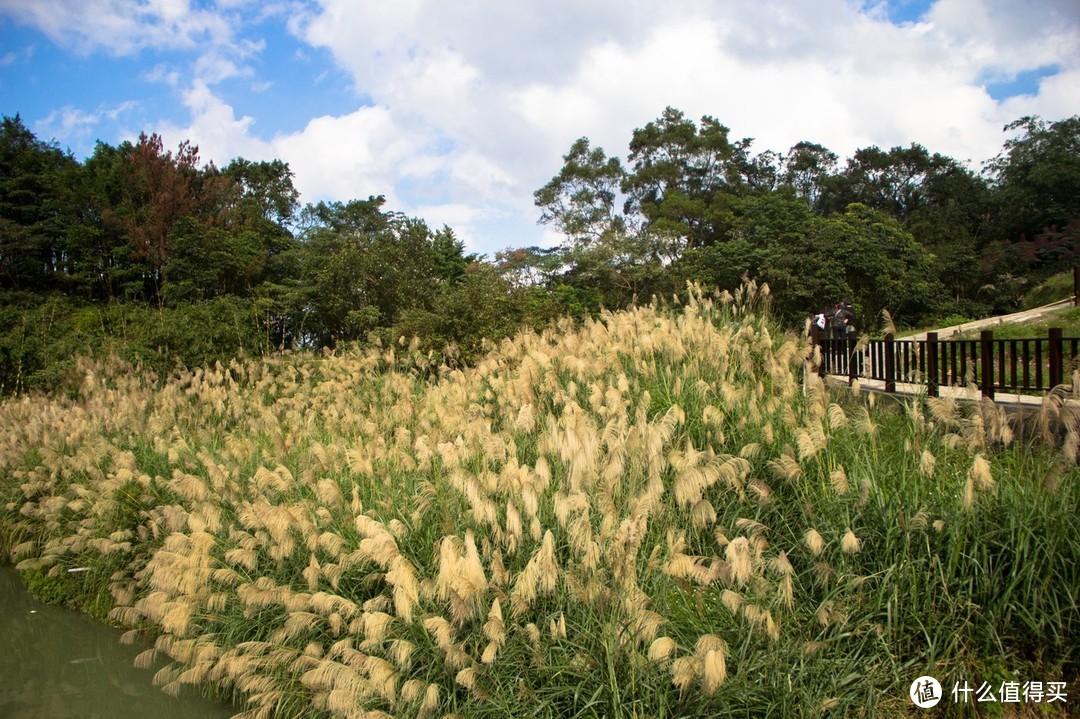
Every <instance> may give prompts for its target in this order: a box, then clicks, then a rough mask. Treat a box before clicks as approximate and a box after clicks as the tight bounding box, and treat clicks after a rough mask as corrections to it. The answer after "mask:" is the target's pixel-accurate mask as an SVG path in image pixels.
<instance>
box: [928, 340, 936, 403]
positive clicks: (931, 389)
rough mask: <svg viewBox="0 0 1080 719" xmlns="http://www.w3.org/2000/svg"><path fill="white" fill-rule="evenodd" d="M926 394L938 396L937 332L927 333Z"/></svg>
mask: <svg viewBox="0 0 1080 719" xmlns="http://www.w3.org/2000/svg"><path fill="white" fill-rule="evenodd" d="M926 396H927V397H937V396H938V338H937V332H927V333H926Z"/></svg>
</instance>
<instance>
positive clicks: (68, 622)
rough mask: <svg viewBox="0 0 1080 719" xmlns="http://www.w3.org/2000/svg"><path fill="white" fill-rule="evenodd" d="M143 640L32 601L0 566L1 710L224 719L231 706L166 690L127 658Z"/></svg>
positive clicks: (64, 718)
mask: <svg viewBox="0 0 1080 719" xmlns="http://www.w3.org/2000/svg"><path fill="white" fill-rule="evenodd" d="M147 646H148V645H145V644H144V645H143V646H125V645H123V644H120V632H119V631H118V630H116V629H113V628H111V627H109V626H106V625H105V624H102V623H101V622H98V621H96V620H94V619H91V618H90V617H88V616H86V615H84V614H80V613H78V612H74V611H71V610H70V609H63V608H61V607H53V606H49V605H47V604H42V603H41V602H38V601H37V600H35V599H34V598H33V597H31V596H30V595H29V594H28V593H27V592H26V590H25V589H24V588H23V586H22V583H21V582H20V581H19V575H18V573H17V572H16V571H15V570H14V569H13V568H12V567H8V566H0V717H3V718H4V719H69V718H70V719H99V718H100V719H129V718H130V719H136V718H138V719H144V718H145V717H151V718H152V719H218V718H219V717H220V718H221V719H224V718H225V717H229V716H232V715H233V714H234V713H235V712H236V710H234V709H231V708H229V707H226V706H223V705H221V704H217V703H215V702H212V701H210V700H208V699H205V698H203V697H201V696H198V695H194V694H192V695H184V696H181V697H178V698H175V697H170V696H167V695H165V694H163V693H162V692H161V689H159V688H158V687H155V686H153V685H152V684H151V680H152V679H153V677H154V671H151V670H145V669H136V668H135V667H134V666H133V664H132V662H134V660H135V655H136V654H138V653H139V652H141V651H142V650H143V649H145V648H146V647H147Z"/></svg>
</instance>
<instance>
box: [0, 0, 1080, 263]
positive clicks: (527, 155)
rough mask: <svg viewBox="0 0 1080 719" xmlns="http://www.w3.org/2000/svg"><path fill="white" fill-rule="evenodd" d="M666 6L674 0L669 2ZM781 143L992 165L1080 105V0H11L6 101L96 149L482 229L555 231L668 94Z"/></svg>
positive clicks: (500, 243)
mask: <svg viewBox="0 0 1080 719" xmlns="http://www.w3.org/2000/svg"><path fill="white" fill-rule="evenodd" d="M657 8H663V13H662V14H660V15H658V14H657ZM669 105H670V106H674V107H677V108H679V109H681V110H683V111H684V112H685V113H686V114H687V115H688V116H690V117H693V118H699V117H701V116H702V115H706V114H708V115H712V116H714V117H716V118H717V119H719V120H720V121H721V122H723V123H724V124H726V125H728V126H729V127H730V128H731V131H732V135H733V137H735V138H742V137H753V138H754V145H753V148H754V149H756V150H758V151H762V150H767V149H768V150H774V151H777V152H780V153H783V152H785V151H786V150H787V149H788V148H790V147H791V146H792V145H794V144H795V143H796V142H799V141H801V140H810V141H814V142H818V143H821V144H823V145H825V146H826V147H829V148H830V149H832V150H833V151H834V152H836V153H838V154H839V155H840V156H841V157H845V158H846V157H848V156H850V155H851V154H852V153H853V152H854V150H855V149H857V148H859V147H866V146H869V145H879V146H882V147H892V146H895V145H907V144H910V143H912V142H919V143H921V144H923V145H925V146H926V147H927V148H929V149H930V150H931V151H935V152H942V153H945V154H947V155H950V156H952V157H955V158H956V159H958V160H962V161H968V162H970V163H971V164H972V166H973V167H976V168H977V167H979V165H980V163H982V162H983V161H985V160H988V159H990V158H992V157H993V156H994V155H996V154H997V152H998V151H999V150H1000V148H1001V145H1002V143H1003V142H1004V140H1005V139H1006V138H1005V137H1004V136H1003V135H1002V127H1003V126H1004V125H1005V124H1006V123H1008V122H1010V121H1011V120H1014V119H1016V118H1019V117H1022V116H1025V115H1031V114H1037V115H1041V116H1043V117H1045V118H1047V119H1059V118H1062V117H1068V116H1072V115H1075V114H1077V113H1080V2H1077V1H1076V0H886V1H883V2H876V1H873V0H814V2H807V1H806V0H757V1H750V0H712V1H708V0H669V2H666V3H664V4H662V5H661V4H657V3H649V2H644V0H547V1H546V2H544V3H536V2H534V3H524V2H523V3H506V2H503V1H499V0H462V1H461V2H457V3H446V2H441V1H437V0H394V2H392V3H390V2H385V0H380V1H379V2H368V1H366V0H276V1H274V0H271V1H269V2H263V1H260V0H198V1H192V0H0V113H2V114H4V115H14V114H16V113H19V114H20V115H21V116H22V118H23V120H24V121H25V122H26V123H27V125H28V126H29V127H30V128H31V129H33V130H34V132H35V133H37V135H38V136H39V137H40V138H41V139H45V140H55V141H56V142H57V143H59V145H60V146H61V147H65V148H69V149H70V150H71V151H72V152H73V153H75V155H76V156H78V157H80V158H81V157H85V156H86V155H87V154H89V153H90V152H92V151H93V147H94V144H95V142H96V141H98V140H100V141H103V142H106V143H109V144H113V145H115V144H118V143H119V142H122V141H124V140H129V139H134V138H135V137H137V136H138V134H139V133H140V132H144V131H145V132H157V133H159V134H161V135H162V136H163V138H164V139H165V142H166V144H167V146H170V147H175V146H176V145H178V144H179V143H180V142H181V141H183V140H190V141H191V142H193V143H194V144H197V145H198V146H199V148H200V151H201V156H202V157H203V159H204V160H213V161H214V162H216V163H217V164H219V165H221V164H225V163H227V162H228V161H229V160H230V159H232V158H234V157H244V158H246V159H249V160H264V159H265V160H269V159H282V160H284V161H286V162H288V163H289V166H290V167H291V168H292V170H293V172H294V173H295V182H296V185H297V188H298V189H299V190H300V191H301V193H302V201H304V202H315V201H318V200H343V201H344V200H349V199H354V198H366V197H367V196H369V195H373V194H382V195H385V196H386V197H387V201H388V207H389V209H393V210H398V211H402V212H405V213H407V214H410V215H415V216H420V217H423V218H424V219H426V220H427V221H428V222H429V223H430V224H432V225H433V226H441V225H443V224H447V225H449V226H451V227H453V228H454V229H455V231H456V232H457V233H458V235H459V236H460V237H462V238H463V239H464V240H465V241H466V243H467V245H468V247H469V249H470V250H472V251H478V252H482V253H487V254H489V255H490V254H494V253H495V252H496V251H498V250H501V249H505V248H508V247H521V246H527V245H534V244H544V245H550V244H553V243H556V242H558V241H559V239H560V238H558V237H557V236H556V235H554V234H553V233H552V232H551V231H550V230H549V229H547V228H543V227H540V226H538V225H537V224H536V219H537V217H538V214H539V213H538V212H537V210H536V208H535V207H533V203H532V193H533V191H534V190H536V189H537V188H539V187H540V186H542V185H543V184H544V183H545V182H546V181H547V180H548V179H550V178H551V177H552V175H554V174H555V173H556V172H558V170H559V167H560V165H561V156H562V154H564V153H565V152H566V151H567V149H569V147H570V145H571V143H572V142H573V141H574V140H575V139H576V138H578V137H581V136H587V137H589V138H590V139H591V140H592V142H593V144H594V145H599V146H602V147H604V148H605V149H606V150H607V151H608V152H609V154H615V155H621V156H624V155H625V153H626V145H627V143H628V141H629V139H630V134H631V132H632V131H633V129H634V128H636V127H640V126H642V125H644V124H645V123H647V122H649V121H650V120H652V119H655V118H656V117H658V116H659V115H660V113H661V112H662V111H663V109H664V108H665V107H666V106H669Z"/></svg>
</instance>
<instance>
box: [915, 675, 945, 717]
mask: <svg viewBox="0 0 1080 719" xmlns="http://www.w3.org/2000/svg"><path fill="white" fill-rule="evenodd" d="M908 694H909V695H910V696H911V701H912V702H914V703H915V706H917V707H919V708H920V709H929V708H930V707H936V706H937V705H938V702H940V701H941V684H940V683H939V682H938V680H937V679H934V678H933V677H931V676H922V677H919V678H918V679H916V680H915V681H913V682H912V683H911V690H910V691H909V692H908Z"/></svg>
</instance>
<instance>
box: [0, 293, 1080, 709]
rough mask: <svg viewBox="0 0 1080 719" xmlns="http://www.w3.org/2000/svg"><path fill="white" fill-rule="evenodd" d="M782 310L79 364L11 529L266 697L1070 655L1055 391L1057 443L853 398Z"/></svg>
mask: <svg viewBox="0 0 1080 719" xmlns="http://www.w3.org/2000/svg"><path fill="white" fill-rule="evenodd" d="M765 300H766V298H765V297H764V296H762V293H759V292H758V291H757V290H756V288H754V287H753V286H748V287H746V288H744V290H742V291H741V292H740V295H739V296H738V297H735V298H732V297H730V296H726V295H725V296H724V297H721V298H716V299H707V298H702V297H700V296H695V297H694V298H693V299H692V301H691V303H690V304H689V305H688V306H686V307H683V308H679V309H678V310H669V309H661V308H656V307H642V308H637V309H634V310H632V311H627V312H620V313H617V314H608V315H605V316H603V317H602V318H600V320H598V321H590V322H586V323H585V324H584V325H582V326H576V327H575V326H571V325H565V326H562V327H559V328H556V329H553V330H551V331H548V332H545V333H544V334H535V333H528V334H524V335H521V336H519V337H517V338H516V339H515V340H514V341H509V340H508V341H504V342H503V343H501V344H500V345H499V346H498V347H496V348H495V349H494V350H493V351H492V352H491V353H490V354H489V355H488V356H487V357H486V358H485V359H484V360H483V361H482V362H480V363H479V364H478V365H477V366H476V367H475V368H471V369H468V370H465V371H453V372H443V373H442V375H441V376H440V377H438V378H436V379H430V378H428V377H429V372H428V371H427V368H425V367H418V366H416V365H415V364H413V363H412V362H411V361H410V360H409V353H408V351H407V349H405V348H401V347H398V348H393V349H386V350H385V351H384V352H381V353H369V354H364V355H329V356H311V355H295V356H286V357H281V358H276V359H266V360H261V361H251V362H244V363H233V364H231V365H230V366H228V367H223V366H217V367H214V368H209V369H202V370H198V371H195V372H192V373H186V374H183V375H181V376H177V377H174V378H172V379H170V380H169V381H167V382H165V383H164V385H161V384H159V383H157V382H155V381H154V380H153V379H152V378H149V377H147V376H144V375H141V374H140V373H138V372H134V371H132V370H130V368H124V367H121V366H117V365H101V364H86V365H84V366H83V368H82V369H83V376H84V380H83V382H82V384H81V386H80V387H79V388H78V389H77V391H76V392H73V393H71V394H70V395H69V396H65V397H63V398H59V397H58V398H49V397H43V396H27V397H22V398H19V399H17V400H8V401H5V402H4V403H3V404H0V491H2V492H3V497H4V502H5V504H4V505H3V513H2V515H0V527H2V543H3V549H4V550H5V552H6V553H7V554H8V555H9V556H10V557H11V559H12V560H13V561H15V562H17V563H18V567H19V568H20V569H21V570H22V571H23V572H24V573H25V574H24V576H26V577H27V579H28V581H29V582H30V584H31V586H32V587H33V588H34V590H35V591H36V592H38V593H39V594H41V595H48V596H50V597H51V598H53V599H54V600H57V601H66V602H68V603H72V604H78V605H81V606H83V607H84V608H86V609H88V610H89V611H91V612H94V613H96V614H98V615H100V616H107V617H109V618H110V619H111V620H112V621H115V622H118V623H121V624H123V625H125V626H127V627H130V628H131V629H132V631H142V632H148V633H150V634H152V635H154V636H156V637H157V641H156V649H153V650H150V651H149V652H147V653H145V654H144V655H143V656H142V657H140V663H141V664H145V665H149V664H150V663H151V662H152V661H153V660H154V658H155V656H164V657H167V658H168V659H169V660H170V664H169V665H168V666H166V667H165V668H164V669H161V670H160V671H158V672H157V674H156V675H155V676H154V681H155V682H156V683H158V684H160V685H162V687H163V688H164V690H165V691H167V692H179V691H184V690H185V687H188V686H198V687H202V688H205V689H208V690H211V691H213V692H215V693H217V694H218V695H220V696H225V697H228V698H231V699H232V700H233V701H235V702H236V703H237V705H238V706H241V707H242V708H243V714H242V716H244V717H271V716H282V717H330V716H333V717H379V716H403V717H404V716H419V717H436V716H449V715H456V716H461V717H488V716H490V717H507V716H526V715H527V716H551V717H555V716H595V717H682V716H704V715H708V716H732V717H736V716H737V717H745V716H800V715H802V716H818V715H820V714H822V713H824V712H826V711H831V712H833V713H835V715H837V716H846V715H860V714H865V715H876V716H908V715H909V709H910V706H909V702H908V699H907V693H908V687H909V685H910V684H911V682H912V680H913V679H915V678H916V677H918V676H919V675H922V674H933V675H935V676H937V677H938V678H939V679H941V681H942V684H943V685H945V686H947V687H951V686H952V683H953V681H959V680H967V681H970V682H973V683H975V684H976V686H978V682H980V681H983V680H985V681H989V682H992V683H994V684H995V686H996V685H997V683H999V682H1002V681H1007V680H1012V679H1015V678H1017V677H1019V678H1021V679H1038V680H1044V681H1054V680H1058V679H1061V678H1062V677H1065V678H1073V677H1075V676H1076V673H1077V663H1076V662H1077V659H1076V658H1077V657H1078V656H1080V651H1078V650H1080V611H1078V609H1080V607H1078V596H1077V594H1076V588H1077V587H1080V565H1078V563H1077V561H1076V560H1077V557H1078V556H1080V524H1078V523H1077V522H1076V521H1075V520H1076V516H1077V513H1078V510H1080V487H1078V484H1077V478H1078V474H1080V473H1078V472H1077V469H1076V467H1075V455H1076V448H1077V435H1076V433H1075V423H1071V424H1070V423H1068V422H1066V423H1064V424H1062V423H1061V420H1062V417H1063V410H1062V409H1061V406H1060V403H1059V402H1056V401H1051V402H1048V404H1047V405H1046V407H1045V409H1044V414H1043V416H1042V418H1041V419H1042V420H1043V423H1042V425H1041V426H1042V427H1043V428H1044V429H1045V430H1046V431H1047V432H1050V431H1051V430H1052V429H1054V428H1055V427H1058V426H1064V427H1065V429H1063V430H1061V431H1062V432H1064V433H1065V435H1064V436H1065V441H1064V447H1065V448H1064V450H1062V451H1057V452H1055V451H1053V450H1052V449H1050V448H1049V447H1044V448H1043V449H1035V448H1031V447H1028V446H1024V445H1021V444H1020V443H1018V442H1017V441H1015V440H1014V436H1013V435H1014V428H1013V427H1011V426H1010V425H1009V423H1008V421H1007V418H1006V417H1005V416H1004V415H1002V414H1000V413H999V412H998V411H997V410H996V409H995V408H993V407H992V406H986V405H982V406H978V407H976V408H974V409H973V410H969V411H963V410H962V409H961V408H960V407H958V406H956V405H955V404H952V403H950V402H949V401H946V400H930V401H928V403H926V404H924V403H923V402H921V401H913V402H911V403H910V404H908V405H906V406H903V405H899V404H891V403H890V404H888V405H887V406H882V404H880V403H879V404H877V405H875V404H874V403H873V402H872V401H870V402H869V403H867V401H865V400H863V399H861V398H857V397H853V396H852V395H850V394H847V393H844V394H842V395H836V396H834V395H830V394H829V393H828V392H826V391H825V389H824V388H823V387H822V385H821V384H820V382H819V380H818V379H817V378H816V376H814V375H813V374H809V375H807V376H804V375H803V373H802V357H803V356H804V355H805V352H806V349H807V347H806V344H805V340H803V339H801V338H797V337H795V336H793V335H787V334H782V333H780V332H778V331H777V330H776V328H775V326H774V325H772V324H771V323H770V321H769V320H768V317H767V314H766V313H765V312H764V311H763V307H764V304H765ZM72 567H88V568H89V570H88V571H85V572H81V573H74V574H73V573H68V572H67V571H66V570H67V569H68V568H72ZM1070 699H1071V697H1070Z"/></svg>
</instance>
